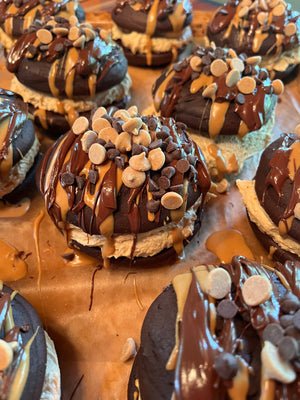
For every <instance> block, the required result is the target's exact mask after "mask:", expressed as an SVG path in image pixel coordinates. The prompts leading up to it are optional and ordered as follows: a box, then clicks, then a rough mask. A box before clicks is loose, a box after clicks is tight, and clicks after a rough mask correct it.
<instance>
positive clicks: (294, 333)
mask: <svg viewBox="0 0 300 400" xmlns="http://www.w3.org/2000/svg"><path fill="white" fill-rule="evenodd" d="M284 333H285V335H286V336H291V337H293V338H295V339H296V340H300V332H299V330H298V329H296V328H295V327H294V326H293V325H290V326H288V327H287V328H285V330H284Z"/></svg>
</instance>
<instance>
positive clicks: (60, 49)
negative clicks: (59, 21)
mask: <svg viewBox="0 0 300 400" xmlns="http://www.w3.org/2000/svg"><path fill="white" fill-rule="evenodd" d="M54 50H55V51H56V52H57V53H62V52H63V51H64V45H63V44H62V43H56V45H55V46H54Z"/></svg>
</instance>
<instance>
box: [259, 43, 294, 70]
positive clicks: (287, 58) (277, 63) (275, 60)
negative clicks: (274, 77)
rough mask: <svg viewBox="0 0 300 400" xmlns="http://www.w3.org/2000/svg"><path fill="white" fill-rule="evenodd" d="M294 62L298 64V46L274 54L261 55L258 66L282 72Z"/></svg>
mask: <svg viewBox="0 0 300 400" xmlns="http://www.w3.org/2000/svg"><path fill="white" fill-rule="evenodd" d="M296 64H300V46H299V47H297V48H296V49H292V50H289V51H285V52H284V53H281V54H279V55H276V56H263V57H262V61H261V63H260V68H266V69H267V70H269V71H270V70H272V69H273V70H275V71H279V72H282V71H285V70H286V69H287V68H288V67H289V66H290V65H296Z"/></svg>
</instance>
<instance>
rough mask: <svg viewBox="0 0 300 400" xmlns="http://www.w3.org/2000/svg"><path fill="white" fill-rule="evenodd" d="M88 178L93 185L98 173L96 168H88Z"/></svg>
mask: <svg viewBox="0 0 300 400" xmlns="http://www.w3.org/2000/svg"><path fill="white" fill-rule="evenodd" d="M88 178H89V181H90V182H91V183H92V184H93V185H95V184H96V183H97V181H98V178H99V173H98V171H97V170H96V169H90V170H89V173H88Z"/></svg>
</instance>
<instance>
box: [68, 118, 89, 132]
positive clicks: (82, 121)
mask: <svg viewBox="0 0 300 400" xmlns="http://www.w3.org/2000/svg"><path fill="white" fill-rule="evenodd" d="M88 127H89V120H88V119H87V118H86V117H79V118H77V119H76V120H75V121H74V123H73V125H72V131H73V132H74V133H75V135H81V134H82V133H84V132H85V131H87V130H88Z"/></svg>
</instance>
